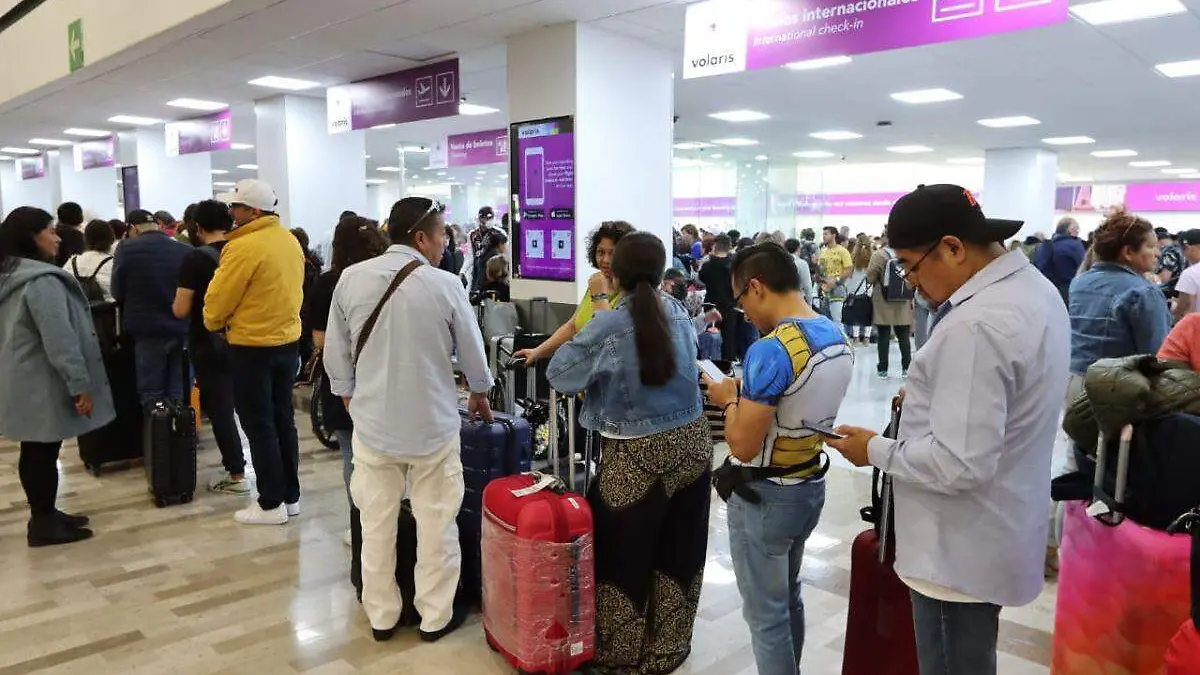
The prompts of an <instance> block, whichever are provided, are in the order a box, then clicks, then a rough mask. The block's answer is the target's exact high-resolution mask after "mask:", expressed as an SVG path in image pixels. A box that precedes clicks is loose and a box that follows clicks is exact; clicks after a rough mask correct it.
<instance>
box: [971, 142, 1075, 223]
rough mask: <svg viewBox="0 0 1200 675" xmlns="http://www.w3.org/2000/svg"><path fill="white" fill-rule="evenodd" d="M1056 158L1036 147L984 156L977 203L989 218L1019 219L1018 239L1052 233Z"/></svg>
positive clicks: (992, 151) (1056, 172) (988, 153)
mask: <svg viewBox="0 0 1200 675" xmlns="http://www.w3.org/2000/svg"><path fill="white" fill-rule="evenodd" d="M1057 187H1058V155H1057V154H1055V153H1053V152H1048V151H1046V150H1042V149H1040V148H1005V149H1003V150H988V151H987V152H985V153H984V166H983V194H982V195H981V196H980V199H979V201H980V203H981V204H982V206H983V212H984V213H986V214H987V215H988V217H990V218H1005V219H1011V220H1021V221H1024V222H1025V227H1023V228H1021V232H1020V233H1019V234H1018V235H1017V237H1018V238H1020V239H1024V238H1025V237H1027V236H1029V235H1031V234H1034V233H1037V232H1041V233H1043V234H1046V235H1049V234H1051V233H1053V232H1054V191H1055V190H1056V189H1057Z"/></svg>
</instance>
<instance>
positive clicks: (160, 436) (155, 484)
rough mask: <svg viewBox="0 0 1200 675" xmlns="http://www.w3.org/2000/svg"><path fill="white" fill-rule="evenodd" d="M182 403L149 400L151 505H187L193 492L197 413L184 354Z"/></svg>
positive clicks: (146, 437)
mask: <svg viewBox="0 0 1200 675" xmlns="http://www.w3.org/2000/svg"><path fill="white" fill-rule="evenodd" d="M181 360H182V361H183V383H184V394H183V400H182V401H174V400H170V399H163V400H159V401H152V402H151V403H150V404H149V406H148V409H147V411H146V417H145V427H144V436H143V450H144V451H145V464H146V482H147V483H149V485H150V494H151V496H152V497H153V498H154V505H155V506H157V507H159V508H162V507H164V506H169V505H172V504H187V503H188V502H190V501H192V498H193V497H194V496H195V493H196V410H195V409H194V408H192V405H191V403H190V401H191V391H192V386H191V385H192V377H191V368H190V367H189V366H188V358H187V352H186V351H184V356H183V358H182V359H181Z"/></svg>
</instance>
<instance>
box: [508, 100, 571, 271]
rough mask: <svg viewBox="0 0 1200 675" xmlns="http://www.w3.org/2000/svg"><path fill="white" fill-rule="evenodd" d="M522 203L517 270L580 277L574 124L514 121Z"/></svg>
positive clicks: (514, 164)
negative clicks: (578, 267)
mask: <svg viewBox="0 0 1200 675" xmlns="http://www.w3.org/2000/svg"><path fill="white" fill-rule="evenodd" d="M510 138H511V146H512V147H514V148H515V149H516V152H514V153H512V156H511V158H510V162H511V169H510V175H511V176H512V184H513V185H514V186H515V188H516V194H515V195H514V197H515V199H516V204H517V207H518V209H517V213H518V215H517V218H516V219H515V220H516V224H515V226H514V229H513V232H514V233H515V237H514V238H515V239H516V247H517V251H518V255H517V264H516V271H517V276H519V277H521V278H523V279H547V280H553V281H574V280H575V236H576V233H575V122H574V119H573V118H571V117H556V118H551V119H546V120H537V121H532V122H521V123H517V124H514V125H512V128H511V131H510Z"/></svg>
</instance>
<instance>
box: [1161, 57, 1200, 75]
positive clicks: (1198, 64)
mask: <svg viewBox="0 0 1200 675" xmlns="http://www.w3.org/2000/svg"><path fill="white" fill-rule="evenodd" d="M1154 69H1155V70H1157V71H1158V72H1160V73H1162V74H1163V75H1166V76H1167V77H1195V76H1196V75H1200V59H1198V60H1193V61H1173V62H1171V63H1160V64H1158V65H1157V66H1154Z"/></svg>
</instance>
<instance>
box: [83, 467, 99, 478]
mask: <svg viewBox="0 0 1200 675" xmlns="http://www.w3.org/2000/svg"><path fill="white" fill-rule="evenodd" d="M83 468H84V470H86V471H87V472H88V473H90V474H92V476H94V477H95V478H99V477H100V465H99V464H84V465H83Z"/></svg>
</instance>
